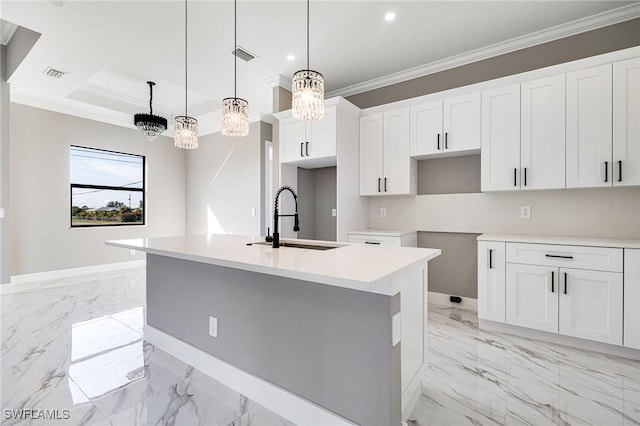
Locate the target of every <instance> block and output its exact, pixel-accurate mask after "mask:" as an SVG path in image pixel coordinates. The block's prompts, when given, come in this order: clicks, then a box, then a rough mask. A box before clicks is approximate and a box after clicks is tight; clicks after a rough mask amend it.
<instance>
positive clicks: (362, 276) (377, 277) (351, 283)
mask: <svg viewBox="0 0 640 426" xmlns="http://www.w3.org/2000/svg"><path fill="white" fill-rule="evenodd" d="M262 241H264V239H263V238H262V237H252V236H241V235H219V234H210V235H192V236H180V237H163V238H141V239H132V240H117V241H107V242H106V244H107V245H109V246H114V247H122V248H127V249H134V250H139V251H143V252H146V253H151V254H156V255H161V256H168V257H174V258H178V259H184V260H191V261H195V262H202V263H209V264H212V265H220V266H225V267H229V268H235V269H243V270H247V271H253V272H258V273H263V274H269V275H278V276H282V277H288V278H294V279H299V280H304V281H312V282H318V283H321V284H327V285H333V286H337V287H344V288H350V289H354V290H360V291H367V292H371V293H378V294H385V295H393V294H396V293H397V292H398V291H399V289H398V288H395V287H394V285H392V283H391V281H392V280H391V278H393V277H394V276H397V275H399V274H401V273H402V272H404V271H407V270H409V269H411V268H413V267H415V266H417V265H420V264H422V263H424V262H427V261H429V260H431V259H433V258H435V257H437V256H439V255H440V254H441V251H440V250H439V249H429V248H415V247H388V246H368V245H364V244H353V245H350V244H344V243H331V242H322V241H312V240H282V241H283V242H284V241H291V242H299V243H309V244H315V245H322V244H329V245H336V244H340V245H342V247H338V248H335V249H332V250H325V251H318V250H309V249H299V248H288V247H280V248H277V249H274V248H272V247H271V246H268V245H247V244H249V243H256V242H262Z"/></svg>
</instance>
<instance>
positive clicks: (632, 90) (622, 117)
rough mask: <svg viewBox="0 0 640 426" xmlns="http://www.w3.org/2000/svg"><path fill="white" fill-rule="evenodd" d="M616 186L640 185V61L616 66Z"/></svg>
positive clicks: (623, 62)
mask: <svg viewBox="0 0 640 426" xmlns="http://www.w3.org/2000/svg"><path fill="white" fill-rule="evenodd" d="M612 166H613V167H612V169H613V176H612V181H613V185H619V186H625V185H640V58H634V59H629V60H626V61H622V62H616V63H614V64H613V165H612Z"/></svg>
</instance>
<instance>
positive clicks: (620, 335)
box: [478, 236, 640, 349]
mask: <svg viewBox="0 0 640 426" xmlns="http://www.w3.org/2000/svg"><path fill="white" fill-rule="evenodd" d="M480 238H486V237H485V236H482V237H480ZM549 242H550V241H543V240H541V239H539V238H538V239H536V241H535V243H532V242H530V241H526V240H524V239H523V241H522V242H520V241H515V240H513V239H508V241H491V240H483V239H480V240H479V241H478V318H480V319H483V320H490V321H495V322H503V323H506V324H510V325H515V326H519V327H525V328H530V329H535V330H541V331H545V332H549V333H555V334H560V335H564V336H571V337H576V338H580V339H587V340H592V341H596V342H603V343H608V344H612V345H618V346H622V345H624V346H626V347H630V348H636V349H640V250H639V249H635V250H634V249H628V248H625V249H623V248H615V247H614V248H612V247H601V246H598V245H594V246H584V245H575V246H574V245H566V244H562V245H561V244H549ZM594 244H595V243H594ZM623 259H624V268H623ZM623 269H624V270H623Z"/></svg>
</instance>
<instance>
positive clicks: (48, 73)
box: [42, 67, 68, 78]
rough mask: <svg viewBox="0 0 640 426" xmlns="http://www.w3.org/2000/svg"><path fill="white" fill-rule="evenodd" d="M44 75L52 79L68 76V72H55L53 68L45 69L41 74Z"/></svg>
mask: <svg viewBox="0 0 640 426" xmlns="http://www.w3.org/2000/svg"><path fill="white" fill-rule="evenodd" d="M42 73H43V74H44V75H46V76H49V77H52V78H60V77H62V76H64V75H66V74H68V72H66V71H60V70H57V69H55V68H51V67H47V68H46V69H45V70H44V71H43V72H42Z"/></svg>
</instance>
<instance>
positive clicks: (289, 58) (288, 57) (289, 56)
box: [287, 55, 296, 61]
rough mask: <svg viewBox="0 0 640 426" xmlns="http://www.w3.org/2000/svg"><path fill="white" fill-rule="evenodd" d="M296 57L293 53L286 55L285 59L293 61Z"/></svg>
mask: <svg viewBox="0 0 640 426" xmlns="http://www.w3.org/2000/svg"><path fill="white" fill-rule="evenodd" d="M295 60H296V57H295V56H293V55H287V61H295Z"/></svg>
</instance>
